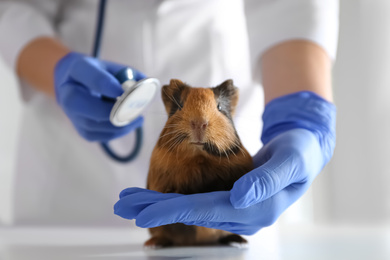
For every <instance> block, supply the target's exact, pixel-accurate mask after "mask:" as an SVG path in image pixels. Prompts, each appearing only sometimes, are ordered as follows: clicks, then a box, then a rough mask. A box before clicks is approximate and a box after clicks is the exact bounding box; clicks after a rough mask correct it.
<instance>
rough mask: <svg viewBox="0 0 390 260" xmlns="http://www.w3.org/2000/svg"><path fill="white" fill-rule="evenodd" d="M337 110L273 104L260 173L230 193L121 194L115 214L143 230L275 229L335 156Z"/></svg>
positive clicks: (313, 99) (303, 96) (314, 102)
mask: <svg viewBox="0 0 390 260" xmlns="http://www.w3.org/2000/svg"><path fill="white" fill-rule="evenodd" d="M335 119H336V110H335V107H334V105H333V104H331V103H329V102H327V101H325V100H323V99H322V98H321V97H319V96H317V95H315V94H314V93H311V92H298V93H295V94H291V95H286V96H283V97H281V98H278V99H275V100H273V101H271V102H270V103H269V104H268V105H267V106H266V109H265V111H264V115H263V121H264V126H263V135H262V141H263V143H264V147H263V148H262V149H261V150H260V151H259V152H258V154H257V155H256V156H255V157H254V162H255V169H254V170H252V171H251V172H249V173H247V174H246V175H244V176H243V177H241V178H240V179H239V180H238V181H237V182H236V183H235V184H234V186H233V189H232V190H231V191H230V192H229V191H218V192H211V193H202V194H192V195H181V194H162V193H158V192H155V191H149V190H145V189H139V188H130V189H126V190H124V191H122V193H121V194H120V200H119V201H118V202H117V203H116V205H115V206H114V212H115V214H117V215H119V216H121V217H124V218H127V219H134V218H135V219H136V224H137V225H138V226H140V227H155V226H160V225H166V224H171V223H177V222H180V223H184V224H187V225H198V226H205V227H210V228H217V229H223V230H226V231H230V232H233V233H237V234H244V235H250V234H254V233H256V232H257V231H258V230H259V229H261V228H262V227H265V226H269V225H271V224H273V223H274V222H275V221H276V219H277V218H278V217H279V216H280V214H282V213H283V212H284V211H285V210H286V209H287V208H288V207H289V206H290V205H291V204H293V203H294V202H295V201H296V200H297V199H298V198H299V197H301V196H302V195H303V194H304V193H305V191H306V190H307V189H308V188H309V186H310V184H311V183H312V182H313V180H314V178H315V177H316V176H317V174H318V173H319V172H320V171H321V170H322V168H323V167H324V166H325V164H326V163H327V162H328V161H329V159H330V158H331V156H332V154H333V149H334V146H335Z"/></svg>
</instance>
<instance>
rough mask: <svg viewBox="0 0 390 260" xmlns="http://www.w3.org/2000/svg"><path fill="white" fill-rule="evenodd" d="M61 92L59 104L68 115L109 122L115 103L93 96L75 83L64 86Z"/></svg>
mask: <svg viewBox="0 0 390 260" xmlns="http://www.w3.org/2000/svg"><path fill="white" fill-rule="evenodd" d="M61 92H62V93H61V95H60V97H59V102H60V104H61V105H62V107H63V109H64V110H65V112H66V113H67V114H71V115H74V114H77V115H79V116H83V117H86V118H89V119H92V120H95V121H107V120H109V118H110V113H111V109H112V107H113V106H114V102H111V101H107V100H102V99H101V98H100V97H96V96H93V95H92V94H91V92H89V91H88V90H87V89H85V88H84V87H83V86H82V85H80V84H78V83H75V82H72V83H68V84H67V85H66V86H63V87H62V89H61Z"/></svg>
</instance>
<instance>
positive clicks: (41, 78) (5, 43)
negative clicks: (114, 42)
mask: <svg viewBox="0 0 390 260" xmlns="http://www.w3.org/2000/svg"><path fill="white" fill-rule="evenodd" d="M67 2H69V1H62V0H53V1H52V4H51V5H47V1H45V0H36V1H33V3H31V1H22V0H20V1H2V0H0V35H5V36H6V37H3V38H2V39H1V40H0V53H1V55H2V57H3V58H4V60H5V62H6V63H7V64H8V65H9V66H10V68H11V69H13V70H15V72H17V74H18V76H19V77H20V78H21V79H23V80H24V81H26V82H28V83H29V84H26V85H24V84H23V86H22V88H21V89H22V91H23V90H24V89H23V88H24V86H26V87H31V86H32V87H33V88H34V89H36V90H38V91H39V92H41V93H45V94H47V95H48V96H51V97H54V96H55V99H56V101H57V103H58V105H59V106H60V107H61V109H62V110H63V111H64V113H65V114H66V115H67V117H68V118H69V119H70V121H71V122H72V123H73V125H74V127H75V128H76V130H77V131H78V133H79V134H80V135H81V136H82V137H83V138H84V139H86V140H88V141H101V142H106V141H109V140H111V139H114V138H117V137H120V136H123V135H125V134H127V133H129V132H130V131H132V130H133V129H135V128H137V127H139V126H141V125H142V122H143V118H142V117H139V118H137V119H135V120H134V121H133V122H132V123H131V124H129V125H127V126H124V127H115V126H113V125H112V124H111V122H110V121H109V117H110V112H111V109H112V107H113V105H114V101H108V100H105V99H102V98H100V96H99V95H103V96H106V97H110V98H112V99H114V100H115V98H116V97H118V96H119V95H121V94H122V93H123V90H122V87H121V85H120V83H119V82H118V80H117V79H116V78H115V77H114V74H115V73H117V72H118V71H119V70H120V69H123V68H124V67H126V66H124V65H121V64H115V63H113V62H107V61H102V60H99V59H94V58H92V57H88V55H84V54H81V53H76V52H71V51H70V50H69V49H68V48H67V47H65V46H64V45H63V44H62V43H61V42H60V41H58V40H56V32H55V27H54V26H53V24H54V21H55V20H56V19H55V18H56V15H57V14H58V13H59V7H60V4H62V5H61V6H62V7H63V8H65V9H64V10H65V11H66V7H67V6H66V5H67ZM65 22H66V21H65ZM77 29H78V28H75V30H77ZM134 71H135V73H136V78H137V79H141V78H143V77H145V75H143V74H142V73H140V72H137V71H136V70H134ZM28 85H29V86H28Z"/></svg>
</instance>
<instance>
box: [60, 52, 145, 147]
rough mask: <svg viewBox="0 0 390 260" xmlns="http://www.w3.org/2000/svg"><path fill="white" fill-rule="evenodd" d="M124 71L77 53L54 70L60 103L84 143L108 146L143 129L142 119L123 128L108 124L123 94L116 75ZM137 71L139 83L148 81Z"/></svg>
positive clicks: (136, 75)
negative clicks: (95, 142)
mask: <svg viewBox="0 0 390 260" xmlns="http://www.w3.org/2000/svg"><path fill="white" fill-rule="evenodd" d="M123 68H125V66H123V65H119V64H116V63H113V62H107V61H102V60H98V59H95V58H92V57H88V56H85V55H83V54H80V53H75V52H71V53H69V54H67V55H65V56H64V57H63V58H62V59H61V60H60V61H59V62H58V63H57V65H56V67H55V70H54V83H55V95H56V99H57V102H58V104H59V105H60V107H61V108H62V109H63V111H64V112H65V114H66V115H67V116H68V118H69V119H70V120H71V122H72V123H73V125H74V127H75V128H76V130H77V132H78V133H79V134H80V135H81V136H82V137H84V139H86V140H88V141H100V142H106V141H109V140H111V139H114V138H117V137H120V136H123V135H125V134H127V133H129V132H130V131H132V130H133V129H136V128H138V127H140V126H141V125H142V123H143V118H142V117H138V118H137V119H135V120H134V121H133V122H132V123H130V124H129V125H126V126H124V127H116V126H114V125H112V124H111V122H110V121H109V118H110V112H111V109H112V107H113V106H114V103H115V99H116V97H118V96H120V95H121V94H122V93H123V90H122V87H121V85H120V83H119V81H118V80H117V79H116V78H115V77H114V75H115V74H116V73H117V72H118V71H119V70H121V69H123ZM134 71H135V78H136V80H140V79H143V78H145V75H143V74H142V73H141V72H138V71H136V70H134ZM102 96H104V98H102Z"/></svg>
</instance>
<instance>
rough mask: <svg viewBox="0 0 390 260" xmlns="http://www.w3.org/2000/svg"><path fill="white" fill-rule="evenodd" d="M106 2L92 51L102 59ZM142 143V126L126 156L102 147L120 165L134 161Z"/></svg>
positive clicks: (102, 3)
mask: <svg viewBox="0 0 390 260" xmlns="http://www.w3.org/2000/svg"><path fill="white" fill-rule="evenodd" d="M106 4H107V1H106V0H100V3H99V9H98V16H97V23H96V31H95V41H94V45H93V50H92V56H93V57H95V58H99V57H100V49H101V43H102V38H103V28H104V19H105V10H106ZM142 141H143V129H142V126H140V127H139V128H137V129H136V130H135V146H134V148H133V150H132V151H131V152H130V153H129V154H128V155H125V156H120V155H118V154H116V153H115V152H114V151H113V150H112V149H111V147H110V146H109V145H108V142H101V143H100V146H101V147H102V149H103V150H104V151H105V153H106V154H107V155H108V156H109V157H110V158H111V159H113V160H115V161H117V162H120V163H127V162H131V161H132V160H134V159H135V158H136V157H137V156H138V154H139V152H140V150H141V147H142Z"/></svg>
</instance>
